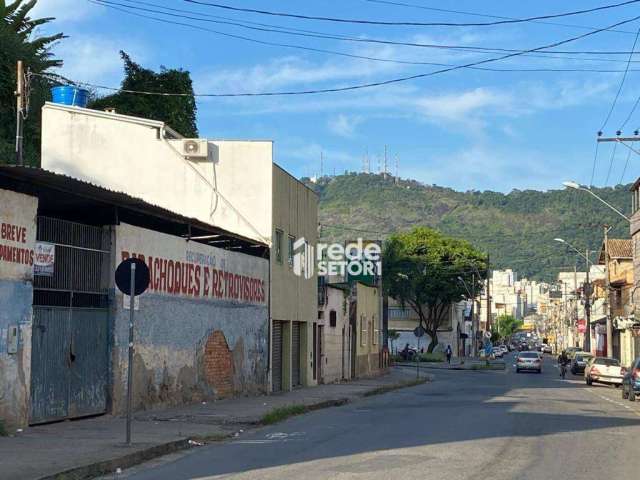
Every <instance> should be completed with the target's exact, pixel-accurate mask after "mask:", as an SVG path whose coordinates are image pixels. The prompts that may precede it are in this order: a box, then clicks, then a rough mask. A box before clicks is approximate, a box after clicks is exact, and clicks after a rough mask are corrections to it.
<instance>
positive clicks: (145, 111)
mask: <svg viewBox="0 0 640 480" xmlns="http://www.w3.org/2000/svg"><path fill="white" fill-rule="evenodd" d="M120 55H121V56H122V60H123V61H124V72H125V76H124V80H123V81H122V90H133V91H138V92H163V93H179V94H186V95H184V96H164V95H140V94H135V93H127V92H125V91H122V92H118V93H115V94H113V95H107V96H104V97H100V98H97V99H96V100H94V101H93V102H91V104H90V105H89V108H95V109H97V110H102V109H105V108H115V109H116V111H117V112H118V113H122V114H124V115H134V116H138V117H144V118H149V119H152V120H160V121H163V122H165V123H166V124H168V125H169V126H170V127H171V128H173V129H174V130H176V131H177V132H179V133H181V134H182V135H184V136H185V137H197V136H198V129H197V128H196V109H197V107H196V100H195V97H194V95H193V83H192V81H191V75H190V74H189V72H187V71H184V70H182V69H167V68H165V67H160V72H157V73H156V72H154V71H153V70H149V69H147V68H143V67H141V66H140V65H139V64H137V63H135V62H134V61H133V60H131V57H129V55H127V54H126V53H125V52H122V51H121V52H120Z"/></svg>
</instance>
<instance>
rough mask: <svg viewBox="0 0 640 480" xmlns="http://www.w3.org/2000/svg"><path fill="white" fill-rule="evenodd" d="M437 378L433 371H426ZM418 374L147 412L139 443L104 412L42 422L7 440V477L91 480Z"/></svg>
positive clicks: (2, 457)
mask: <svg viewBox="0 0 640 480" xmlns="http://www.w3.org/2000/svg"><path fill="white" fill-rule="evenodd" d="M421 377H422V378H423V379H424V380H431V379H432V377H431V376H429V374H428V373H424V374H422V375H421ZM415 381H416V379H415V372H412V371H406V369H391V372H390V373H387V374H385V375H383V376H380V377H377V378H370V379H361V380H355V381H353V382H349V383H341V384H330V385H320V386H318V387H311V388H302V389H298V390H295V391H293V392H287V393H283V394H277V395H271V396H261V397H241V398H233V399H226V400H220V401H217V402H210V403H203V404H195V405H188V406H184V407H179V408H171V409H167V410H154V411H147V412H139V413H137V414H136V415H135V417H134V422H133V425H132V437H133V440H134V443H133V445H132V446H130V447H129V446H126V445H125V444H124V435H125V420H124V418H120V417H113V416H110V415H104V416H101V417H96V418H91V419H83V420H75V421H69V422H61V423H54V424H49V425H41V426H35V427H31V428H27V429H25V430H24V431H23V432H20V433H16V434H15V436H13V437H0V478H2V479H5V478H6V479H11V480H34V479H38V480H41V479H56V478H59V479H62V478H64V479H65V480H68V479H74V480H76V479H85V478H92V477H94V476H98V475H101V474H105V473H109V472H112V471H115V469H116V468H122V469H125V468H127V467H130V466H132V465H135V464H138V463H141V462H143V461H146V460H148V459H151V458H154V457H157V456H161V455H165V454H168V453H171V452H175V451H177V450H181V449H185V448H189V447H190V446H191V445H192V444H190V443H189V442H190V441H196V442H209V441H216V440H222V439H225V438H228V437H231V436H234V435H241V434H242V432H243V431H245V430H247V429H249V428H252V427H256V426H258V425H260V424H261V420H262V418H263V416H264V415H265V414H267V413H269V412H270V411H272V410H273V409H274V408H279V407H286V406H290V405H304V406H307V407H309V408H312V409H313V408H323V407H329V406H335V405H342V404H345V403H349V402H352V401H355V400H357V399H360V398H362V397H365V396H368V395H373V394H377V393H384V392H385V391H388V390H393V389H396V388H403V387H406V386H410V385H412V384H415Z"/></svg>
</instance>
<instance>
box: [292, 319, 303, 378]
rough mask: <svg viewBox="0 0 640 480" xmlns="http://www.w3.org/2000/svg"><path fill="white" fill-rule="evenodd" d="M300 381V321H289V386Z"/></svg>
mask: <svg viewBox="0 0 640 480" xmlns="http://www.w3.org/2000/svg"><path fill="white" fill-rule="evenodd" d="M299 385H301V382H300V322H292V323H291V386H292V387H297V386H299Z"/></svg>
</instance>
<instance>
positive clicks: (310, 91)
mask: <svg viewBox="0 0 640 480" xmlns="http://www.w3.org/2000/svg"><path fill="white" fill-rule="evenodd" d="M638 1H640V0H638ZM638 19H640V16H636V17H633V18H630V19H627V20H623V21H620V22H617V23H615V24H612V25H609V26H607V27H603V28H601V29H598V30H595V31H591V32H587V33H583V34H582V35H578V36H575V37H571V38H568V39H565V40H560V41H557V42H554V43H551V44H548V45H543V46H540V47H536V48H532V49H529V50H524V51H522V52H516V53H510V54H507V55H502V56H499V57H493V58H487V59H484V60H478V61H475V62H470V63H466V64H463V65H455V66H451V67H447V68H442V69H440V70H434V71H431V72H425V73H418V74H414V75H408V76H404V77H397V78H392V79H388V80H382V81H377V82H368V83H361V84H355V85H349V86H344V87H331V88H321V89H308V90H291V91H276V92H243V93H197V94H193V95H192V94H190V93H166V92H145V91H136V90H127V89H122V88H114V87H107V86H102V85H95V84H90V83H87V82H81V83H80V84H82V85H87V86H91V87H94V88H100V89H105V90H112V91H119V92H123V93H134V94H140V95H159V96H168V97H172V96H194V97H212V98H216V97H217V98H219V97H267V96H293V95H310V94H320V93H337V92H347V91H354V90H362V89H368V88H373V87H381V86H387V85H393V84H397V83H402V82H407V81H411V80H417V79H421V78H427V77H432V76H435V75H439V74H442V73H447V72H452V71H456V70H461V69H465V68H469V67H476V66H479V65H485V64H487V63H493V62H498V61H501V60H506V59H509V58H514V57H518V56H521V55H523V54H524V53H530V52H537V51H540V50H546V49H550V48H554V47H558V46H561V45H565V44H567V43H571V42H575V41H577V40H581V39H584V38H587V37H590V36H592V35H596V34H598V33H600V32H603V31H606V30H609V29H610V28H615V27H618V26H621V25H626V24H628V23H631V22H635V21H637V20H638ZM639 32H640V30H639Z"/></svg>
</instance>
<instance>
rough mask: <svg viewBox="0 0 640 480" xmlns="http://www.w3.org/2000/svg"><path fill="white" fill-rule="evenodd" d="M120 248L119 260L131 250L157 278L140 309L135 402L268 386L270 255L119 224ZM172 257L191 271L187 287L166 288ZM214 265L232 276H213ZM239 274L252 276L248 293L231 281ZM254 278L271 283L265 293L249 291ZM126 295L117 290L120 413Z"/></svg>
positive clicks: (155, 403)
mask: <svg viewBox="0 0 640 480" xmlns="http://www.w3.org/2000/svg"><path fill="white" fill-rule="evenodd" d="M115 255H116V263H119V262H120V261H121V259H122V258H123V257H124V256H126V255H131V256H136V257H138V258H144V261H145V262H146V263H147V264H148V265H149V264H150V265H151V267H152V282H154V285H152V288H150V290H149V291H148V292H146V293H144V294H143V295H141V296H140V297H139V306H138V307H137V309H136V310H135V341H134V344H135V356H134V366H133V378H134V407H135V409H138V410H140V409H149V408H154V407H161V406H167V405H176V404H181V403H190V402H196V401H202V400H205V399H213V398H221V397H228V396H232V395H239V394H253V393H262V392H266V389H267V353H268V344H267V339H268V309H267V298H268V297H267V295H268V268H269V267H268V262H267V261H266V260H264V259H261V258H257V257H252V256H249V255H244V254H240V253H236V252H230V251H227V250H221V249H218V248H214V247H209V246H206V245H203V244H199V243H195V242H187V241H186V240H185V239H182V238H179V237H174V236H171V235H166V234H161V233H157V232H153V231H150V230H146V229H142V228H137V227H133V226H130V225H125V224H122V225H119V226H118V227H116V251H115ZM169 259H171V260H172V262H173V263H174V265H175V264H176V263H177V262H179V263H181V265H182V267H180V269H181V270H183V269H184V270H185V272H186V273H185V274H184V275H186V278H189V277H190V278H191V280H190V281H189V280H184V281H183V283H181V287H185V283H184V282H186V283H187V284H188V285H186V288H180V290H179V291H176V290H175V288H171V289H169V288H168V287H167V285H166V283H167V280H166V277H167V275H168V274H167V271H166V270H165V271H164V273H163V272H162V268H163V267H162V266H161V265H160V264H161V263H163V262H164V260H167V261H168V260H169ZM189 265H192V266H191V267H189ZM205 267H206V268H205ZM158 269H160V270H158ZM174 270H175V266H174ZM196 271H197V272H199V273H198V274H196ZM213 271H218V272H221V271H224V272H227V275H226V276H221V277H219V279H218V280H215V281H214V280H213ZM189 272H191V273H189ZM161 274H162V275H163V279H161V278H160V275H161ZM174 275H175V274H174ZM180 276H182V272H181V273H180ZM205 277H207V278H209V280H206V282H208V284H207V286H206V288H205ZM240 277H242V278H245V279H248V280H245V281H244V283H241V284H240V285H241V286H240V288H241V289H243V292H238V291H237V290H235V291H232V290H231V289H232V286H231V284H230V283H229V282H230V281H234V280H232V279H236V280H237V279H238V278H240ZM255 280H259V281H260V282H262V285H263V286H264V288H265V289H267V290H265V292H264V295H257V296H256V295H255V291H254V294H253V295H252V294H251V291H252V290H251V289H252V287H254V286H255V285H256V283H255ZM162 282H164V283H165V285H164V286H163V285H162ZM217 282H223V284H219V283H217ZM247 282H248V283H247ZM214 283H215V284H216V287H215V288H214ZM243 285H244V287H243ZM236 286H237V285H236ZM124 300H125V299H124V298H123V295H122V294H120V293H116V302H115V304H116V306H115V315H114V317H115V323H114V348H113V374H114V386H113V387H114V388H113V391H114V395H113V407H114V412H115V413H119V412H122V411H123V410H124V407H125V399H126V380H127V356H128V337H129V331H128V323H129V310H128V309H125V306H124Z"/></svg>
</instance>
